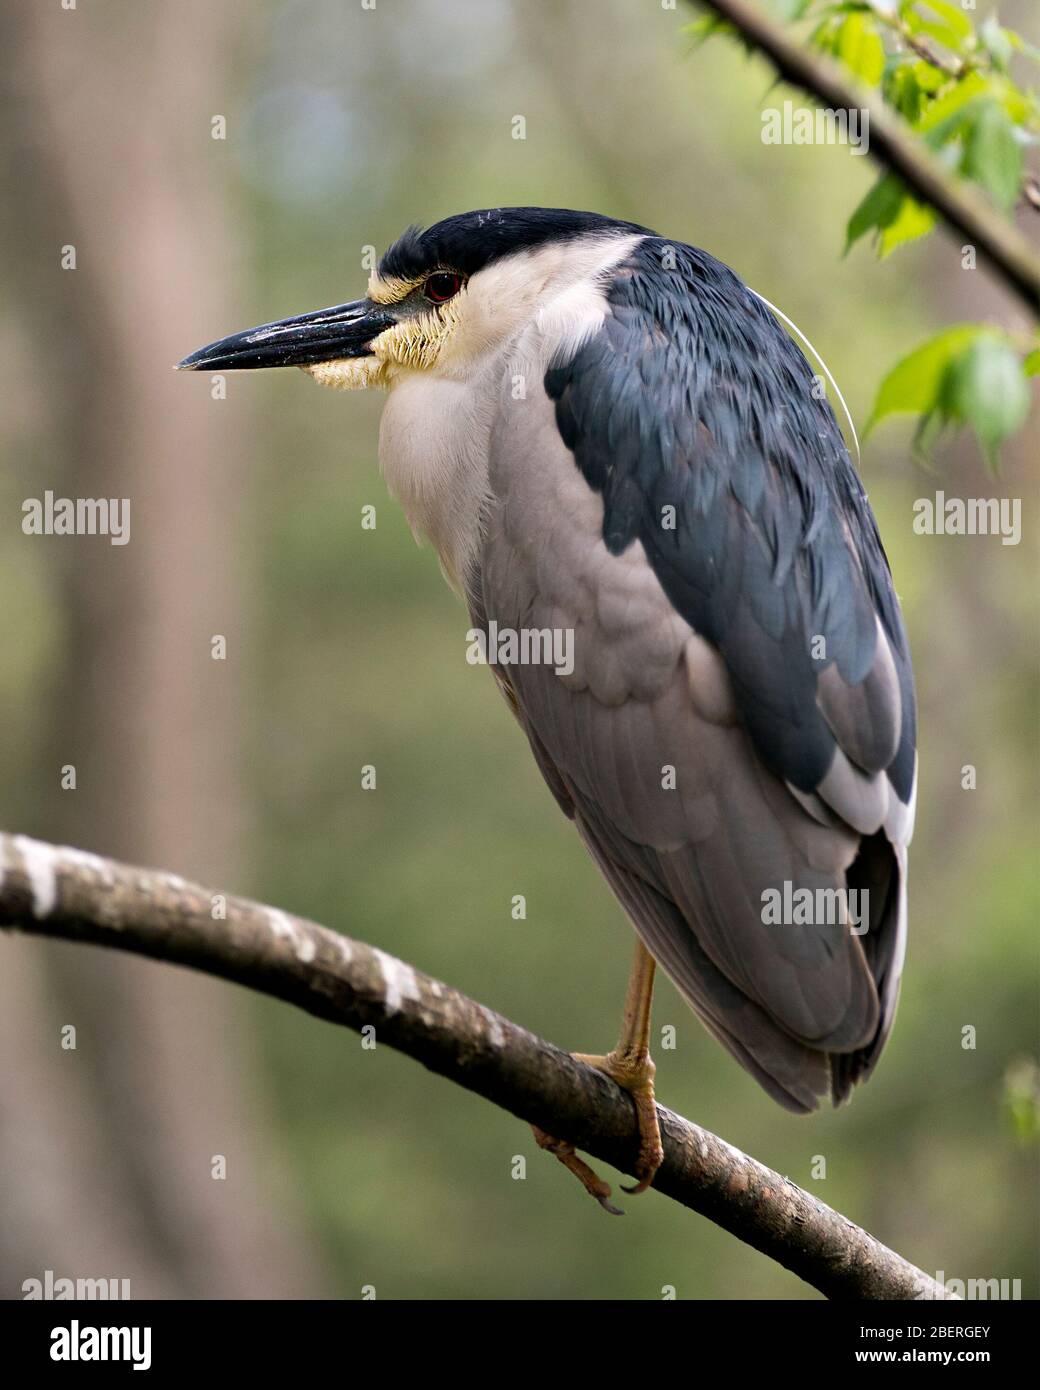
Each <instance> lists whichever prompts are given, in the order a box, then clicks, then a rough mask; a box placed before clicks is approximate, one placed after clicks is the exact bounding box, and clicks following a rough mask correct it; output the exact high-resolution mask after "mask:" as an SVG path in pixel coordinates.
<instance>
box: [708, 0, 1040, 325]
mask: <svg viewBox="0 0 1040 1390" xmlns="http://www.w3.org/2000/svg"><path fill="white" fill-rule="evenodd" d="M693 3H695V4H696V5H698V6H702V7H706V8H707V9H710V10H714V11H715V13H716V14H717V15H718V16H719V18H720V19H724V20H725V21H726V22H727V23H728V24H731V25H732V26H733V28H734V29H736V30H737V31H738V33H739V34H740V35H741V36H742V37H743V38H744V39H745V40H746V41H747V42H748V43H749V44H750V45H751V46H752V47H753V48H756V49H758V50H759V52H760V53H763V54H765V56H766V57H767V58H769V59H770V61H771V62H772V63H773V65H774V67H775V68H776V69H777V72H778V73H779V74H780V76H781V77H782V78H783V79H784V80H785V81H786V82H789V83H790V84H791V85H792V86H794V87H798V88H800V89H801V90H802V91H803V92H807V93H808V95H809V96H811V97H818V98H819V99H820V100H821V101H823V102H824V103H825V104H826V106H827V107H828V108H830V109H831V110H834V111H848V112H852V111H866V112H868V113H869V120H870V142H869V150H870V153H871V155H873V157H874V158H875V160H877V162H878V163H879V164H881V165H882V166H883V167H884V168H887V169H890V170H891V171H892V173H894V174H897V175H898V176H899V177H900V178H901V179H902V181H903V182H904V183H905V184H906V186H907V188H908V189H909V190H910V191H911V192H912V193H913V194H914V196H915V197H916V198H917V199H918V200H919V201H920V202H922V203H927V204H928V205H929V206H930V207H932V208H934V210H935V211H936V212H937V213H938V214H939V216H940V217H941V218H942V219H943V221H944V222H946V223H947V224H948V225H949V226H950V227H952V228H953V229H954V230H955V231H957V232H959V233H960V234H961V235H962V236H963V237H964V238H965V239H966V241H967V242H968V243H969V244H971V245H972V246H974V247H975V248H976V249H977V250H978V251H979V252H980V253H981V255H983V256H984V257H985V259H986V260H987V261H988V262H989V264H990V266H991V267H992V269H993V270H995V271H996V273H997V275H998V276H999V277H1000V278H1001V279H1002V280H1003V281H1004V283H1005V284H1006V285H1008V286H1009V287H1010V288H1011V289H1012V290H1014V292H1015V293H1016V294H1017V295H1019V297H1020V298H1021V299H1023V300H1024V301H1025V303H1026V305H1027V306H1028V308H1029V309H1030V310H1031V312H1032V313H1033V314H1036V313H1037V311H1038V309H1040V254H1038V253H1037V251H1036V249H1035V248H1034V247H1033V245H1032V244H1031V243H1030V241H1029V240H1028V239H1027V238H1026V237H1025V236H1023V234H1022V233H1021V232H1020V231H1019V230H1018V228H1017V227H1016V226H1015V225H1014V224H1013V223H1012V222H1009V221H1008V220H1007V219H1006V218H1004V217H1002V216H1001V214H1000V213H999V212H998V211H997V210H996V209H995V208H993V207H991V206H990V204H989V203H988V202H987V201H986V200H985V198H984V197H983V196H982V194H981V193H980V192H978V190H977V189H975V188H973V187H972V186H971V184H970V183H968V182H967V181H965V180H963V179H957V178H956V177H954V176H953V175H951V174H949V173H947V171H946V170H945V169H944V168H943V166H942V165H941V164H940V163H939V161H938V160H937V159H936V158H935V156H934V155H933V154H932V153H931V151H930V150H929V149H928V148H927V146H926V145H924V144H923V143H922V142H921V141H920V140H918V139H917V138H916V137H915V136H914V135H913V133H912V132H911V131H910V130H909V128H908V127H907V126H906V125H905V123H904V122H903V121H902V120H900V118H899V117H898V116H897V115H896V114H895V113H894V112H892V111H890V110H889V109H888V108H887V107H886V106H885V105H884V104H883V103H882V102H881V101H879V100H877V99H876V98H874V97H873V96H871V95H870V94H869V93H868V92H867V90H866V89H865V88H863V87H859V86H855V85H852V84H851V83H849V82H847V81H846V80H845V78H844V76H843V74H842V72H841V69H840V68H839V67H838V66H837V65H836V64H835V63H832V62H830V61H829V60H828V59H827V58H825V57H824V56H823V55H821V54H815V53H813V52H812V51H811V50H810V49H808V48H806V47H803V45H802V44H800V43H798V42H797V41H796V40H795V39H794V38H792V37H791V36H790V35H789V34H788V33H787V32H786V31H785V30H784V28H783V27H782V26H781V25H780V24H779V23H778V22H776V21H775V20H772V19H770V18H769V17H768V16H767V15H765V14H764V13H763V12H762V10H760V9H759V8H758V6H757V5H755V4H754V3H752V0H693Z"/></svg>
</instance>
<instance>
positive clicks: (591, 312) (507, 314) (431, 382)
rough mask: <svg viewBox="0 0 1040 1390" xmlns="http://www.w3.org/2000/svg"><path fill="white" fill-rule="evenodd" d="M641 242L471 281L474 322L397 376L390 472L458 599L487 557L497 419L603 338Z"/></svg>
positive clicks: (383, 428) (593, 247)
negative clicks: (621, 278)
mask: <svg viewBox="0 0 1040 1390" xmlns="http://www.w3.org/2000/svg"><path fill="white" fill-rule="evenodd" d="M640 239H641V237H640V236H639V235H638V234H636V235H632V236H617V235H607V236H604V235H603V234H601V233H593V234H589V235H587V236H584V237H580V238H576V239H573V240H571V241H567V242H555V243H552V244H550V245H548V246H543V247H539V248H538V249H537V250H534V251H521V252H518V253H516V254H515V255H512V256H508V257H504V258H503V259H502V260H500V261H496V262H495V263H494V264H492V265H490V266H488V267H487V268H486V269H485V270H482V271H480V272H479V273H478V274H476V275H474V276H473V277H472V279H471V280H470V282H469V285H468V287H467V290H466V304H465V313H464V315H463V317H462V320H461V321H460V323H459V324H458V326H457V327H456V329H455V330H454V332H453V334H452V337H451V339H450V340H449V342H448V343H447V344H446V345H445V348H444V350H443V351H442V353H441V354H440V356H439V358H438V360H437V362H436V364H435V365H434V366H433V367H432V368H429V369H427V370H425V371H411V370H406V369H398V370H396V371H395V372H394V373H393V375H392V377H391V380H390V393H389V396H388V398H387V403H386V407H385V409H384V411H383V418H382V423H381V425H380V431H379V464H380V468H381V469H382V472H383V476H384V477H385V479H386V482H387V486H388V487H389V489H390V491H391V493H392V494H393V495H394V496H395V497H396V498H397V499H398V501H399V502H400V503H401V505H402V507H403V508H404V511H405V515H406V516H407V518H408V522H409V524H410V526H411V528H412V530H413V532H414V533H415V534H416V537H417V538H418V539H423V538H426V539H428V540H429V541H430V542H431V543H432V544H433V546H434V548H435V549H436V551H437V553H438V555H439V557H440V561H441V568H442V569H443V571H444V573H445V576H446V578H447V579H448V582H449V583H450V584H451V585H452V586H453V587H454V588H456V589H458V590H461V589H462V587H463V584H464V582H465V579H466V576H467V575H468V573H469V570H470V567H471V564H472V562H473V561H474V559H475V558H476V556H477V554H478V552H479V547H480V542H481V537H482V535H483V529H484V517H485V514H486V508H487V506H488V503H489V501H490V497H489V486H488V447H489V441H490V436H491V429H492V425H493V423H494V420H495V415H496V412H497V411H498V410H499V408H500V407H501V406H502V405H503V404H505V403H507V402H508V401H509V399H510V398H511V397H512V398H513V399H516V398H517V395H516V393H518V392H523V393H529V392H531V391H534V390H538V391H540V390H542V389H543V388H542V378H543V377H544V375H545V372H546V369H547V367H548V366H549V363H550V361H551V360H552V359H553V358H560V359H562V360H566V359H567V358H568V357H569V356H572V355H573V353H574V352H576V351H577V350H578V348H579V347H580V346H581V345H582V343H583V342H585V341H587V340H588V338H590V337H591V336H592V335H593V334H594V333H595V332H596V331H597V330H598V329H599V327H600V326H601V324H602V323H603V319H604V317H605V316H606V313H607V302H606V297H605V293H604V283H605V279H606V273H607V272H608V271H609V270H610V269H611V268H612V267H614V266H615V265H617V264H618V263H619V262H620V261H622V260H623V259H624V258H625V257H626V256H627V255H628V253H629V252H630V251H631V249H632V247H633V246H634V245H635V244H636V242H638V241H639V240H640ZM534 462H535V461H534V460H532V464H533V463H534Z"/></svg>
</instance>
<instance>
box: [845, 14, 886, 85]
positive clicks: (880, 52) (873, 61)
mask: <svg viewBox="0 0 1040 1390" xmlns="http://www.w3.org/2000/svg"><path fill="white" fill-rule="evenodd" d="M835 52H836V53H837V55H838V57H839V58H840V59H841V61H842V62H843V63H844V64H845V66H846V67H847V68H848V70H849V71H850V72H851V73H853V74H854V75H855V76H856V77H858V78H860V80H861V81H863V82H866V83H867V84H868V86H871V87H876V86H877V85H878V83H879V82H880V81H881V78H882V76H883V74H884V71H885V46H884V44H883V43H882V42H881V39H880V37H879V35H878V32H877V29H876V28H875V27H874V22H873V20H872V19H871V18H870V17H869V16H868V15H866V14H863V13H860V12H857V13H856V14H850V15H848V16H847V17H846V19H845V20H844V22H843V23H842V26H841V28H840V29H839V30H838V38H837V43H836V46H835Z"/></svg>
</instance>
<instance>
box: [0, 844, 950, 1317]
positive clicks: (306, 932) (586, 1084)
mask: <svg viewBox="0 0 1040 1390" xmlns="http://www.w3.org/2000/svg"><path fill="white" fill-rule="evenodd" d="M0 926H7V927H13V928H15V929H16V930H19V931H24V932H30V933H32V934H33V935H36V936H41V937H50V938H54V939H64V940H69V941H85V942H92V943H93V944H95V945H98V946H108V947H115V948H116V949H117V950H121V951H132V952H135V953H136V954H138V955H143V956H151V957H153V958H154V959H156V960H161V961H167V962H170V963H172V964H177V965H187V966H192V967H193V968H194V969H196V970H202V971H205V972H207V973H208V974H210V975H216V976H220V977H221V978H223V979H225V980H232V981H235V982H236V983H238V984H241V985H245V986H246V987H248V988H250V989H254V990H258V991H260V992H261V993H264V994H269V995H273V996H274V997H275V998H277V999H283V1000H287V1001H288V1002H289V1003H292V1004H297V1005H299V1007H300V1008H302V1009H306V1010H307V1012H308V1013H311V1014H314V1015H316V1016H317V1017H318V1018H323V1019H327V1020H328V1021H330V1022H332V1023H341V1024H345V1025H346V1026H347V1027H348V1028H354V1029H357V1030H358V1031H360V1030H361V1029H363V1028H372V1029H374V1030H375V1035H376V1037H377V1039H378V1042H380V1043H385V1044H386V1045H387V1046H389V1047H393V1048H397V1049H398V1050H399V1051H401V1052H404V1053H407V1054H408V1056H410V1057H413V1058H415V1060H416V1061H419V1062H422V1063H423V1065H424V1066H426V1067H428V1068H429V1069H430V1070H431V1071H434V1072H437V1073H439V1074H440V1075H442V1076H446V1077H448V1078H449V1079H450V1080H452V1081H454V1082H456V1083H457V1084H458V1085H460V1086H463V1087H465V1088H466V1089H467V1090H470V1091H474V1092H475V1093H476V1094H477V1095H480V1096H483V1097H484V1098H485V1099H487V1100H490V1101H492V1102H493V1103H494V1104H495V1105H499V1106H502V1107H503V1108H504V1109H506V1110H509V1111H511V1112H512V1114H514V1115H517V1116H519V1117H520V1118H521V1119H523V1120H526V1121H527V1122H528V1123H529V1124H532V1125H537V1126H538V1127H539V1128H540V1129H543V1130H546V1131H547V1132H549V1133H551V1134H555V1135H558V1136H559V1137H561V1138H565V1139H569V1140H571V1142H573V1143H574V1144H576V1145H577V1146H578V1147H580V1148H581V1149H583V1150H585V1151H586V1152H587V1153H590V1154H593V1155H594V1156H595V1157H597V1158H600V1159H603V1160H604V1161H605V1162H607V1163H610V1164H612V1165H613V1166H614V1167H616V1168H619V1169H621V1170H622V1171H624V1172H629V1173H631V1172H632V1167H631V1165H632V1163H633V1161H634V1159H635V1156H636V1153H637V1151H638V1135H637V1130H636V1123H635V1114H634V1110H633V1108H632V1102H631V1099H630V1098H629V1097H628V1096H626V1095H625V1093H624V1092H623V1091H621V1090H619V1089H618V1087H617V1086H616V1085H615V1084H614V1082H613V1081H611V1080H610V1079H609V1078H608V1077H606V1076H605V1075H604V1074H603V1073H602V1072H598V1071H595V1070H593V1069H592V1068H591V1067H587V1066H585V1065H584V1064H583V1063H581V1062H578V1061H576V1060H575V1058H573V1057H571V1056H570V1055H569V1054H568V1053H566V1052H561V1051H560V1050H559V1049H558V1048H556V1047H553V1046H552V1044H550V1043H547V1042H543V1041H542V1040H541V1039H540V1038H537V1037H535V1036H534V1035H533V1034H532V1033H529V1032H527V1031H526V1030H525V1029H523V1028H520V1027H518V1026H517V1025H516V1024H515V1023H511V1022H510V1021H509V1020H508V1019H507V1018H503V1017H502V1015H501V1014H497V1013H494V1012H492V1010H491V1009H488V1008H485V1007H484V1005H482V1004H478V1003H476V1002H475V1001H474V1000H472V999H469V998H467V997H466V996H465V995H464V994H460V993H459V992H458V991H457V990H454V989H452V988H451V987H450V986H449V985H445V984H442V983H441V982H440V981H439V980H434V979H431V977H430V976H428V975H424V974H423V973H422V972H421V971H419V970H416V969H414V968H413V967H412V966H410V965H407V964H406V963H405V962H404V961H401V960H397V959H395V958H394V957H393V956H390V955H387V954H386V953H385V952H384V951H380V950H378V949H377V948H375V947H373V946H367V945H365V943H364V942H361V941H357V940H354V939H352V938H350V937H347V936H343V935H340V934H339V933H338V932H334V931H330V930H328V929H327V928H325V927H320V926H317V925H316V924H315V923H313V922H308V921H306V920H304V919H303V918H301V917H294V916H292V915H291V914H290V913H287V912H282V911H280V910H279V909H276V908H271V907H264V906H261V905H260V904H258V903H253V902H249V901H247V900H246V899H244V898H236V897H231V896H228V895H225V894H220V893H210V892H208V891H207V890H206V889H204V888H200V887H199V886H198V885H197V884H193V883H187V882H185V880H184V879H182V878H179V877H178V876H177V875H174V874H168V873H162V872H159V871H155V870H150V869H139V868H132V867H130V866H128V865H126V864H119V863H117V862H116V861H115V860H112V859H103V858H101V857H99V856H97V855H93V854H86V853H84V852H83V851H82V850H76V849H68V848H59V847H57V846H55V845H49V844H44V843H42V842H40V841H38V840H31V839H29V838H27V837H26V836H23V835H6V834H0ZM659 1118H660V1122H661V1133H662V1136H663V1140H664V1151H665V1157H664V1163H663V1164H662V1166H661V1168H660V1169H659V1170H658V1173H657V1176H656V1178H655V1179H654V1187H655V1188H656V1189H657V1190H658V1191H660V1192H662V1193H663V1194H664V1195H665V1196H667V1197H671V1198H673V1199H674V1200H675V1201H676V1202H679V1203H681V1204H682V1205H683V1206H686V1207H689V1208H690V1209H691V1210H693V1211H696V1212H700V1213H701V1215H702V1216H706V1217H708V1219H709V1220H711V1221H714V1222H715V1223H716V1225H718V1226H721V1227H722V1228H723V1229H724V1230H726V1231H729V1232H730V1233H731V1234H733V1235H735V1236H738V1237H739V1238H740V1239H741V1240H743V1241H746V1242H747V1243H748V1244H749V1245H752V1246H754V1248H755V1249H756V1250H760V1251H761V1252H762V1253H763V1254H765V1255H768V1256H769V1257H770V1258H771V1259H774V1260H776V1261H778V1262H779V1263H780V1264H782V1265H784V1266H785V1267H786V1268H787V1269H789V1270H791V1271H792V1272H793V1273H794V1274H797V1275H798V1276H799V1277H800V1278H802V1279H804V1280H805V1281H806V1282H807V1283H809V1284H812V1285H813V1286H814V1287H815V1288H817V1289H819V1290H820V1291H821V1292H822V1293H824V1294H826V1295H827V1296H828V1297H830V1298H842V1299H911V1298H913V1299H932V1298H950V1297H953V1295H951V1294H950V1293H948V1292H947V1290H946V1289H945V1288H943V1286H942V1285H941V1284H938V1283H937V1282H936V1281H935V1280H933V1279H931V1278H929V1277H928V1275H926V1274H924V1273H923V1272H922V1271H921V1270H919V1269H916V1268H915V1267H914V1266H913V1265H911V1264H909V1263H908V1262H907V1261H906V1260H904V1259H903V1258H902V1256H900V1255H897V1254H896V1253H895V1252H894V1251H892V1250H889V1249H888V1248H887V1247H886V1246H884V1245H882V1244H881V1243H880V1241H877V1240H875V1239H874V1237H873V1236H871V1235H868V1233H867V1232H866V1231H863V1230H861V1229H860V1228H859V1227H858V1226H855V1225H853V1224H852V1222H851V1221H849V1220H847V1219H846V1218H845V1217H844V1216H842V1215H841V1214H840V1213H839V1212H836V1211H834V1210H832V1208H830V1207H828V1206H826V1205H825V1204H824V1203H823V1202H820V1201H818V1200H817V1199H816V1198H815V1197H813V1196H811V1195H810V1194H809V1193H807V1192H803V1191H802V1189H801V1188H800V1187H798V1186H796V1185H795V1183H793V1182H791V1180H790V1179H789V1178H785V1177H781V1176H780V1174H779V1173H774V1172H772V1171H771V1170H770V1169H769V1168H766V1167H765V1166H764V1165H763V1164H761V1163H758V1162H757V1161H756V1160H755V1159H753V1158H749V1157H748V1155H747V1154H743V1153H741V1152H740V1150H739V1149H735V1148H733V1147H732V1146H731V1145H729V1144H727V1143H726V1142H725V1141H724V1140H722V1139H719V1138H717V1137H716V1135H714V1134H711V1133H709V1131H708V1130H705V1129H701V1128H700V1127H699V1126H698V1125H695V1124H691V1123H690V1121H689V1120H685V1119H683V1118H682V1117H681V1116H679V1115H675V1114H673V1113H672V1112H671V1111H670V1110H665V1109H664V1108H663V1107H659ZM532 1147H533V1141H532ZM575 1200H577V1196H576V1197H575Z"/></svg>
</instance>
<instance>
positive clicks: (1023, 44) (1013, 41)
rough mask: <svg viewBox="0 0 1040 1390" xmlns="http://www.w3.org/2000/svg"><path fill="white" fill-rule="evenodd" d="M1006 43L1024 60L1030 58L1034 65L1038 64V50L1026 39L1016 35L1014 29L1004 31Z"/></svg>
mask: <svg viewBox="0 0 1040 1390" xmlns="http://www.w3.org/2000/svg"><path fill="white" fill-rule="evenodd" d="M1004 33H1005V34H1006V35H1007V40H1008V43H1010V45H1011V47H1012V48H1013V49H1014V50H1015V51H1016V53H1021V54H1022V55H1023V56H1024V57H1026V58H1031V59H1032V60H1033V62H1034V63H1040V48H1037V47H1036V45H1035V44H1032V43H1030V42H1029V41H1028V39H1024V38H1023V37H1022V35H1021V34H1016V33H1015V31H1014V29H1005V30H1004Z"/></svg>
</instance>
